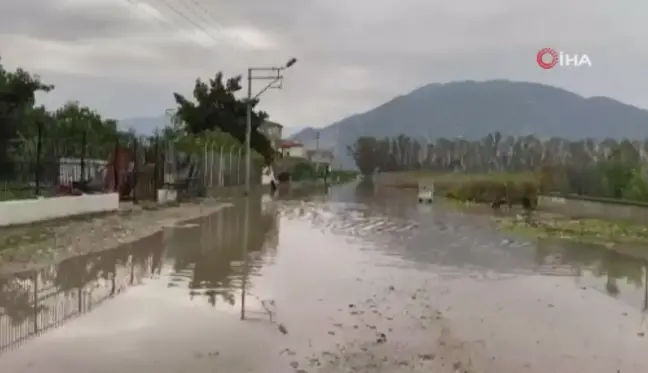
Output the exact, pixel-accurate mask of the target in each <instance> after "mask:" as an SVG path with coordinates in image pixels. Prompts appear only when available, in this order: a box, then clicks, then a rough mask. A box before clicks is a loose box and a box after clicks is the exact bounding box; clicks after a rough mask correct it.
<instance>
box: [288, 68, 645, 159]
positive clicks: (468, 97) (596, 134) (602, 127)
mask: <svg viewBox="0 0 648 373" xmlns="http://www.w3.org/2000/svg"><path fill="white" fill-rule="evenodd" d="M494 131H499V132H501V133H502V134H503V135H505V136H507V135H511V136H521V135H529V134H534V135H536V136H538V137H543V138H544V137H552V136H556V137H563V138H568V139H576V138H583V137H589V138H593V139H601V140H602V139H604V138H621V137H631V138H642V139H643V138H646V137H648V111H646V110H643V109H640V108H637V107H635V106H631V105H626V104H624V103H621V102H619V101H616V100H613V99H611V98H607V97H590V98H585V97H583V96H580V95H577V94H575V93H572V92H569V91H566V90H564V89H560V88H556V87H552V86H548V85H543V84H537V83H529V82H514V81H507V80H490V81H482V82H475V81H462V82H452V83H446V84H429V85H426V86H424V87H421V88H418V89H416V90H414V91H412V92H410V93H408V94H406V95H402V96H398V97H395V98H394V99H392V100H390V101H389V102H386V103H384V104H382V105H380V106H378V107H376V108H374V109H371V110H369V111H367V112H365V113H361V114H356V115H352V116H350V117H348V118H344V119H342V120H340V121H338V122H335V123H333V124H331V125H329V126H327V127H324V128H318V129H314V128H305V129H303V130H302V131H300V132H298V133H296V134H295V135H293V136H292V139H294V140H296V141H299V142H302V143H303V144H305V145H306V147H314V146H315V142H316V141H317V136H318V133H319V147H320V148H330V149H333V150H334V154H335V156H336V160H337V162H339V163H340V164H341V165H342V166H343V167H353V166H354V165H353V161H352V159H351V158H350V157H349V156H348V154H347V146H349V145H351V144H352V143H353V142H354V141H355V139H356V138H358V137H359V136H376V137H384V136H390V137H392V136H398V135H400V134H404V135H407V136H411V137H416V138H419V139H422V140H428V141H434V140H435V139H436V138H439V137H445V138H457V137H463V138H465V139H467V140H476V139H478V138H481V137H483V136H485V135H487V134H488V133H489V132H494Z"/></svg>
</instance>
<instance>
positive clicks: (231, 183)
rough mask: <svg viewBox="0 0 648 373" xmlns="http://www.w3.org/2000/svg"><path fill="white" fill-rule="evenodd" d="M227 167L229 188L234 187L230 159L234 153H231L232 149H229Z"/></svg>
mask: <svg viewBox="0 0 648 373" xmlns="http://www.w3.org/2000/svg"><path fill="white" fill-rule="evenodd" d="M228 155H229V167H227V173H228V175H227V178H228V179H229V186H232V185H234V178H233V177H232V173H233V172H232V157H233V155H234V153H233V152H232V147H230V148H229V154H228Z"/></svg>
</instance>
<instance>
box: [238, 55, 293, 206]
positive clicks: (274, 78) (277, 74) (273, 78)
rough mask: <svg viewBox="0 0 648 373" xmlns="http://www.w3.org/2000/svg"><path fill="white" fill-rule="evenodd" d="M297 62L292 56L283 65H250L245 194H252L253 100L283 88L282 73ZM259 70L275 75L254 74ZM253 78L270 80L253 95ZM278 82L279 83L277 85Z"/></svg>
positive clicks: (246, 125)
mask: <svg viewBox="0 0 648 373" xmlns="http://www.w3.org/2000/svg"><path fill="white" fill-rule="evenodd" d="M295 62H297V59H296V58H291V59H290V60H288V62H286V64H285V65H284V66H282V67H250V68H248V72H247V80H248V86H247V104H246V116H245V121H246V123H245V195H246V196H248V195H250V175H251V169H252V154H251V153H252V101H254V100H256V99H257V98H259V96H261V95H262V94H263V93H264V92H265V91H267V90H268V89H270V88H278V89H279V88H281V82H282V80H283V76H282V75H281V73H282V72H283V71H284V70H285V69H287V68H289V67H290V66H292V65H294V64H295ZM257 71H264V72H271V73H273V75H269V76H254V73H255V72H257ZM253 80H269V81H270V82H269V83H268V84H267V85H266V86H265V87H264V88H263V89H262V90H261V91H260V92H259V93H257V94H256V95H255V96H254V97H252V81H253ZM276 83H279V85H278V86H277V85H276Z"/></svg>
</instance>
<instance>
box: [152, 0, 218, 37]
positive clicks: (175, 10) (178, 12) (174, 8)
mask: <svg viewBox="0 0 648 373" xmlns="http://www.w3.org/2000/svg"><path fill="white" fill-rule="evenodd" d="M159 1H160V2H162V3H163V4H164V5H166V7H167V8H168V9H170V10H171V11H172V12H173V13H175V14H177V15H179V16H180V17H182V18H183V19H184V20H186V21H187V22H189V23H190V24H191V25H193V26H194V27H196V28H197V29H199V30H201V31H202V32H203V33H204V34H205V35H207V36H208V37H210V38H211V39H212V40H214V41H215V42H216V43H219V42H220V40H218V38H217V37H215V36H214V35H213V34H212V33H211V32H209V31H208V30H207V29H205V27H204V26H202V25H201V24H200V23H198V22H196V21H195V20H193V19H191V17H189V16H187V15H186V14H184V13H183V12H181V11H180V10H178V8H176V7H175V6H173V5H172V4H171V2H170V1H169V0H159ZM179 3H181V4H183V3H182V2H180V1H179ZM183 5H185V8H186V4H183ZM151 6H152V5H151ZM153 8H155V7H153ZM156 10H157V9H156ZM189 10H190V11H191V9H189Z"/></svg>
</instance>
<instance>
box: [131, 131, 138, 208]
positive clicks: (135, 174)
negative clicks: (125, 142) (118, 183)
mask: <svg viewBox="0 0 648 373" xmlns="http://www.w3.org/2000/svg"><path fill="white" fill-rule="evenodd" d="M138 150H139V143H138V141H137V138H133V185H132V187H133V190H132V192H133V203H137V172H138V171H139V167H138V165H137V163H138V162H137V161H138V159H137V158H138V154H137V151H138Z"/></svg>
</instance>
